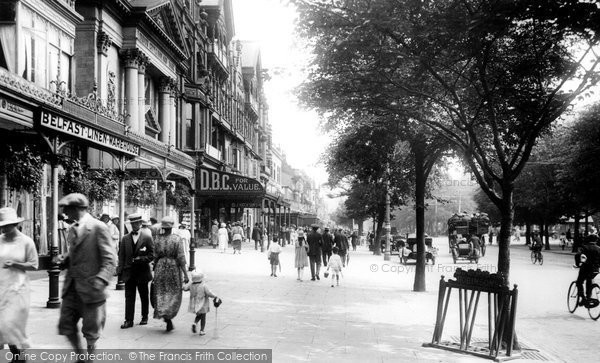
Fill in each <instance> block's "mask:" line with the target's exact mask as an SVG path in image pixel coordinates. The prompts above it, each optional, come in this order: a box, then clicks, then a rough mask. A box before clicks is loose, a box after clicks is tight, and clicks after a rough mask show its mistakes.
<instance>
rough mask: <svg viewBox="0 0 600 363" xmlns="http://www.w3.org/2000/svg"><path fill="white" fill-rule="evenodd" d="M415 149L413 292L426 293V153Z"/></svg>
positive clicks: (419, 148)
mask: <svg viewBox="0 0 600 363" xmlns="http://www.w3.org/2000/svg"><path fill="white" fill-rule="evenodd" d="M419 146H420V145H418V146H416V147H414V148H413V152H414V153H415V178H416V179H415V205H416V211H415V212H416V218H415V220H416V224H417V226H416V227H417V228H416V229H417V231H416V236H415V237H416V239H417V266H416V269H415V282H414V284H413V291H425V289H426V286H425V264H426V263H427V260H426V259H425V247H426V246H425V184H426V182H427V175H426V173H427V172H426V170H425V152H424V150H423V149H422V148H421V147H419Z"/></svg>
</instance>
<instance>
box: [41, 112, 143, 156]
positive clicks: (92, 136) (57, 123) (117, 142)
mask: <svg viewBox="0 0 600 363" xmlns="http://www.w3.org/2000/svg"><path fill="white" fill-rule="evenodd" d="M40 123H41V125H42V126H44V127H47V128H49V129H52V130H56V131H60V132H62V133H65V134H68V135H72V136H75V137H78V138H80V139H84V140H87V141H90V142H93V143H95V144H98V145H102V146H104V147H107V148H109V149H113V150H117V151H120V152H123V153H126V154H130V155H136V156H137V155H139V154H140V146H139V145H136V144H134V143H131V142H129V141H127V140H124V139H121V138H119V137H117V136H114V135H111V134H108V133H106V132H104V131H101V130H98V129H95V128H93V127H90V126H87V125H84V124H82V123H80V122H77V121H73V120H68V119H65V118H63V117H61V116H58V115H54V114H51V113H48V112H45V111H42V115H41V122H40Z"/></svg>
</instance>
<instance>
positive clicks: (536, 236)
mask: <svg viewBox="0 0 600 363" xmlns="http://www.w3.org/2000/svg"><path fill="white" fill-rule="evenodd" d="M542 247H543V243H542V238H541V237H540V233H539V232H538V231H535V232H533V244H532V245H531V250H532V251H534V252H535V253H540V252H541V251H542Z"/></svg>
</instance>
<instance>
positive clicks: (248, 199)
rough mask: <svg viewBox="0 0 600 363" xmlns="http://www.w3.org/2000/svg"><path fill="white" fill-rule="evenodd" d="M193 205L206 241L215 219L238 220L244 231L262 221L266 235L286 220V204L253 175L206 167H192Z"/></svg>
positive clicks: (287, 208) (278, 227) (270, 233)
mask: <svg viewBox="0 0 600 363" xmlns="http://www.w3.org/2000/svg"><path fill="white" fill-rule="evenodd" d="M196 199H197V201H196V205H198V206H199V210H197V211H196V212H197V213H198V215H199V220H200V228H201V231H203V234H202V236H201V237H202V239H203V241H204V242H205V243H208V241H209V237H210V228H211V225H212V223H213V222H214V221H215V220H216V221H217V222H218V223H231V222H241V223H242V225H243V226H245V227H246V231H251V229H252V227H253V225H254V224H255V223H262V224H263V226H265V227H266V229H267V233H268V235H269V236H273V234H274V233H279V230H280V228H281V226H282V225H283V224H285V223H286V222H285V221H287V220H289V205H288V204H286V202H285V201H283V199H282V198H281V197H279V196H275V195H272V194H270V193H267V192H266V190H265V187H264V186H263V184H262V183H261V182H259V181H258V180H256V179H253V178H249V177H246V176H243V175H238V174H233V173H228V172H225V171H220V170H216V169H209V168H207V167H200V168H198V169H197V170H196Z"/></svg>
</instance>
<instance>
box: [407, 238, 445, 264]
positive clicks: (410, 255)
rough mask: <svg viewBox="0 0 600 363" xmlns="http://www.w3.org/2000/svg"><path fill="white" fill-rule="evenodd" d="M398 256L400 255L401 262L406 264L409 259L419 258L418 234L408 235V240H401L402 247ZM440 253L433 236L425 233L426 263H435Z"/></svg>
mask: <svg viewBox="0 0 600 363" xmlns="http://www.w3.org/2000/svg"><path fill="white" fill-rule="evenodd" d="M398 251H399V252H398V256H399V257H400V263H402V264H403V265H406V264H407V263H408V260H416V259H417V237H416V234H414V233H413V234H410V235H408V238H407V240H406V242H405V241H404V240H401V241H400V247H399V248H398ZM437 254H438V249H437V247H434V246H433V238H431V237H429V236H428V235H427V234H425V261H426V263H429V262H431V264H432V265H435V259H436V257H437Z"/></svg>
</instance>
